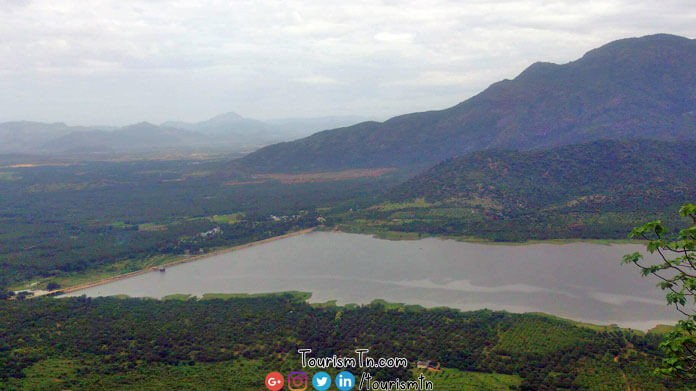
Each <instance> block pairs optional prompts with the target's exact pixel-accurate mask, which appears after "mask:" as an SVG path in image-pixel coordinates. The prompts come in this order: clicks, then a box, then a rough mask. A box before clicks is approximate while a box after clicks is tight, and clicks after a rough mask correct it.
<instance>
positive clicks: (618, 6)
mask: <svg viewBox="0 0 696 391" xmlns="http://www.w3.org/2000/svg"><path fill="white" fill-rule="evenodd" d="M87 4H89V5H87ZM694 21H696V5H694V3H693V2H692V1H689V0H682V1H670V0H662V1H639V0H620V1H619V0H614V1H612V0H608V1H583V2H580V1H576V0H573V1H542V0H536V1H475V0H460V1H426V0H417V1H376V0H370V1H356V0H350V1H346V0H341V1H328V0H321V1H318V0H306V1H270V0H269V1H258V0H255V1H155V0H148V1H128V0H114V1H89V2H87V1H84V0H81V1H64V0H44V1H27V0H25V1H22V0H0V122H3V121H9V120H20V119H27V120H36V121H61V122H67V123H69V124H112V125H124V124H128V123H133V122H139V121H144V120H147V121H151V122H162V121H165V120H186V121H198V120H203V119H206V118H208V117H211V116H213V115H216V114H219V113H223V112H228V111H234V112H237V113H239V114H241V115H243V116H245V117H251V118H258V119H270V118H281V117H314V116H325V115H358V116H362V117H368V118H374V119H380V120H381V119H386V118H387V117H390V116H393V115H397V114H403V113H408V112H414V111H423V110H430V109H441V108H445V107H449V106H452V105H454V104H456V103H458V102H460V101H462V100H465V99H466V98H469V97H471V96H472V95H475V94H476V93H478V92H480V91H481V90H482V89H484V88H485V87H487V86H488V85H490V84H491V83H493V82H496V81H498V80H501V79H505V78H514V77H515V76H516V75H517V74H519V73H520V72H521V71H522V70H524V68H525V67H527V66H528V65H529V64H531V63H533V62H535V61H551V62H556V63H565V62H568V61H572V60H575V59H577V58H579V57H580V56H582V54H583V53H585V52H586V51H588V50H590V49H592V48H595V47H597V46H600V45H602V44H604V43H607V42H609V41H612V40H615V39H619V38H625V37H633V36H642V35H647V34H653V33H658V32H667V33H672V34H678V35H682V36H686V37H689V38H694V37H695V36H696V23H695V22H694Z"/></svg>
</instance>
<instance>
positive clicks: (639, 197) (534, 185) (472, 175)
mask: <svg viewBox="0 0 696 391" xmlns="http://www.w3.org/2000/svg"><path fill="white" fill-rule="evenodd" d="M695 148H696V142H694V141H684V142H679V143H676V142H659V141H648V140H639V141H595V142H591V143H586V144H579V145H571V146H564V147H555V148H550V149H543V150H534V151H500V150H488V151H482V152H475V153H470V154H467V155H464V156H462V157H459V158H454V159H450V160H447V161H444V162H441V163H440V164H438V165H436V166H435V167H433V168H431V169H429V170H426V171H425V172H423V173H421V174H419V175H417V176H415V177H414V178H412V179H410V180H408V181H406V182H405V183H403V184H401V185H398V186H396V187H395V188H393V189H391V190H390V191H389V192H388V193H387V194H386V195H385V197H386V199H387V200H388V201H384V202H381V203H378V204H377V205H376V206H374V207H371V208H366V209H362V210H359V211H350V212H348V213H343V214H338V215H337V216H335V217H334V219H335V220H336V221H337V222H339V223H341V224H344V225H346V226H347V227H348V228H347V229H349V230H352V231H358V230H362V231H364V232H370V231H372V232H382V231H394V232H417V233H423V234H430V235H446V236H463V237H478V238H485V239H490V240H497V241H524V240H534V239H563V238H573V239H607V238H613V239H619V238H625V235H626V231H627V230H629V229H630V228H631V227H633V226H635V225H637V224H640V223H641V222H642V221H644V220H645V218H646V216H647V217H648V218H660V219H663V220H665V221H668V222H669V223H670V224H672V223H676V222H677V221H676V220H677V219H676V216H673V215H672V214H668V213H667V211H669V210H670V208H676V207H678V205H681V204H683V203H684V202H687V201H688V200H689V199H692V198H693V197H694V195H696V177H695V176H694V175H692V172H693V156H691V154H690V151H691V150H693V149H695ZM665 150H669V151H671V152H670V154H667V155H665V153H664V151H665ZM646 171H648V172H650V173H651V175H650V176H646V175H642V173H643V172H646ZM646 189H648V190H646ZM410 200H417V201H418V202H411V201H410Z"/></svg>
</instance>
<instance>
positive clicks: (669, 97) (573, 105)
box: [235, 34, 696, 172]
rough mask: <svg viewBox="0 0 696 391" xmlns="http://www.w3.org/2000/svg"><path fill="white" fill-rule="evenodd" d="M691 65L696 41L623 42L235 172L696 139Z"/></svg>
mask: <svg viewBox="0 0 696 391" xmlns="http://www.w3.org/2000/svg"><path fill="white" fill-rule="evenodd" d="M695 64H696V40H692V39H687V38H682V37H677V36H673V35H665V34H660V35H652V36H647V37H642V38H631V39H623V40H619V41H615V42H612V43H610V44H607V45H605V46H602V47H600V48H598V49H595V50H592V51H590V52H588V53H587V54H585V55H584V56H583V57H582V58H581V59H579V60H577V61H574V62H571V63H568V64H565V65H556V64H550V63H536V64H533V65H532V66H530V67H529V68H527V69H526V70H525V71H524V72H522V73H521V74H520V75H519V76H518V77H516V78H515V79H514V80H504V81H501V82H498V83H495V84H493V85H491V86H490V87H489V88H488V89H486V90H485V91H483V92H482V93H480V94H479V95H477V96H475V97H473V98H471V99H468V100H466V101H464V102H462V103H460V104H458V105H456V106H454V107H451V108H449V109H446V110H441V111H430V112H423V113H415V114H408V115H403V116H399V117H395V118H392V119H390V120H388V121H386V122H383V123H378V122H364V123H361V124H358V125H354V126H350V127H346V128H340V129H334V130H329V131H324V132H320V133H317V134H314V135H312V136H310V137H307V138H304V139H300V140H297V141H293V142H286V143H280V144H276V145H270V146H267V147H265V148H262V149H260V150H259V151H257V152H255V153H253V154H250V155H248V156H246V157H245V158H243V159H242V160H241V161H239V162H236V163H235V164H241V165H243V166H245V167H246V168H251V169H253V170H256V171H260V172H264V171H265V172H271V171H278V172H283V171H285V172H287V171H314V170H327V169H343V168H355V167H384V166H403V165H410V164H414V163H435V162H438V161H441V160H443V159H447V158H450V157H453V156H457V155H462V154H464V153H467V152H471V151H477V150H483V149H488V148H508V149H532V148H539V147H550V146H559V145H566V144H573V143H581V142H586V141H591V140H598V139H630V138H654V139H663V140H673V139H680V138H696V66H695Z"/></svg>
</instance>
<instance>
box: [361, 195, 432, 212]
mask: <svg viewBox="0 0 696 391" xmlns="http://www.w3.org/2000/svg"><path fill="white" fill-rule="evenodd" d="M431 206H432V204H430V203H429V202H427V201H426V200H425V198H417V199H415V200H413V201H409V202H384V203H382V204H379V205H375V206H374V207H373V208H374V209H377V210H379V211H382V212H390V211H394V210H401V209H410V208H429V207H431Z"/></svg>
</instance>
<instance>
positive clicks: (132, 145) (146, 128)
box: [42, 122, 201, 153]
mask: <svg viewBox="0 0 696 391" xmlns="http://www.w3.org/2000/svg"><path fill="white" fill-rule="evenodd" d="M199 145H201V141H200V136H199V135H198V134H196V133H194V132H190V131H187V130H181V129H175V128H167V127H161V126H157V125H153V124H151V123H148V122H141V123H139V124H134V125H129V126H125V127H123V128H119V129H116V130H112V131H105V130H82V131H73V132H70V133H68V134H66V135H64V136H61V137H58V138H56V139H53V140H51V141H49V142H47V143H45V144H44V145H43V146H42V147H43V149H44V150H47V151H57V152H68V153H83V152H123V151H148V150H155V149H162V148H179V147H182V146H190V147H196V146H199Z"/></svg>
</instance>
